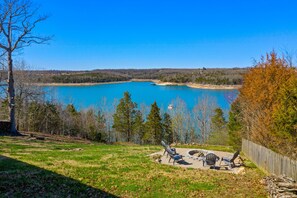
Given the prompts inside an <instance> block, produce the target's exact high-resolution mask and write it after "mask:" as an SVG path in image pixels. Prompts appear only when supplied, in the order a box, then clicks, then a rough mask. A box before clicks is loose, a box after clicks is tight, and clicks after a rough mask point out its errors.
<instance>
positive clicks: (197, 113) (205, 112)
mask: <svg viewBox="0 0 297 198" xmlns="http://www.w3.org/2000/svg"><path fill="white" fill-rule="evenodd" d="M216 107H217V104H216V102H215V100H214V99H212V98H211V97H209V96H207V95H206V96H202V97H201V98H199V99H198V103H197V105H196V106H195V107H194V109H193V114H194V119H195V122H196V124H197V128H198V130H199V136H200V137H201V142H202V143H205V142H206V141H207V139H208V137H209V134H210V124H211V117H212V115H213V112H214V109H215V108H216Z"/></svg>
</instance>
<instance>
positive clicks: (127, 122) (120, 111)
mask: <svg viewBox="0 0 297 198" xmlns="http://www.w3.org/2000/svg"><path fill="white" fill-rule="evenodd" d="M136 107H137V105H136V103H134V102H132V99H131V95H130V93H129V92H125V93H124V97H123V98H122V99H121V100H120V103H119V105H118V106H117V109H116V112H115V114H114V115H113V119H114V124H113V128H114V129H115V130H117V131H118V132H120V133H122V135H123V137H125V139H126V140H127V141H128V142H130V141H131V138H132V136H133V135H134V131H133V125H134V123H135V115H136V110H135V109H136Z"/></svg>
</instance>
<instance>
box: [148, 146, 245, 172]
mask: <svg viewBox="0 0 297 198" xmlns="http://www.w3.org/2000/svg"><path fill="white" fill-rule="evenodd" d="M190 150H199V151H201V152H203V153H207V152H212V153H214V154H216V155H217V156H218V157H219V158H220V160H218V161H217V162H216V165H215V167H210V166H207V165H205V166H203V161H202V159H201V157H198V156H197V155H189V153H188V152H189V151H190ZM176 152H177V153H178V154H180V155H182V156H183V160H179V161H178V162H175V164H174V165H173V160H171V161H170V162H169V158H170V157H169V156H167V154H165V155H163V153H164V150H162V151H159V152H157V153H153V154H151V156H161V158H158V159H157V160H156V161H157V162H159V163H161V164H166V165H171V166H176V167H183V168H197V169H203V170H209V169H213V170H215V171H222V172H229V173H235V174H239V173H244V167H243V166H239V162H240V161H239V159H238V158H237V159H236V160H235V165H236V167H234V168H232V169H230V168H229V167H228V166H227V165H226V164H225V163H224V162H223V161H222V162H221V158H222V157H229V158H232V156H233V153H228V152H222V151H208V150H201V149H187V148H176Z"/></svg>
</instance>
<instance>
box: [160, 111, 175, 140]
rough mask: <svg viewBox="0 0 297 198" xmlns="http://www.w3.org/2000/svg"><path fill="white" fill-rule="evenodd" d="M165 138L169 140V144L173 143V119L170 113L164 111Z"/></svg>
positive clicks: (163, 135)
mask: <svg viewBox="0 0 297 198" xmlns="http://www.w3.org/2000/svg"><path fill="white" fill-rule="evenodd" d="M162 125H163V134H162V137H163V139H164V140H165V141H166V142H167V144H171V143H173V130H172V120H171V117H170V115H169V114H168V113H164V116H163V120H162Z"/></svg>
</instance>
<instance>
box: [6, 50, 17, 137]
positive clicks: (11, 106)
mask: <svg viewBox="0 0 297 198" xmlns="http://www.w3.org/2000/svg"><path fill="white" fill-rule="evenodd" d="M7 62H8V100H9V105H8V108H9V119H10V125H11V127H10V133H11V135H17V130H16V123H15V90H14V79H13V71H12V66H13V63H12V52H11V51H8V53H7Z"/></svg>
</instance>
